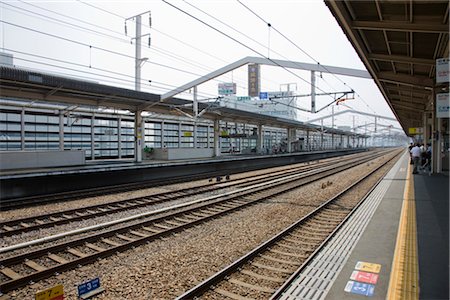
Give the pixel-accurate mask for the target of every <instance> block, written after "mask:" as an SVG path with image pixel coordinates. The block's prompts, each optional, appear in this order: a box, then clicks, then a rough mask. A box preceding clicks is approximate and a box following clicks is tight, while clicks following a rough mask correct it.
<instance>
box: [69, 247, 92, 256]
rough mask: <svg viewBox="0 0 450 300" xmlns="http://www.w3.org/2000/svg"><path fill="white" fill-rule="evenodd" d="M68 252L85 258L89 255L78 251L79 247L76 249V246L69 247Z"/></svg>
mask: <svg viewBox="0 0 450 300" xmlns="http://www.w3.org/2000/svg"><path fill="white" fill-rule="evenodd" d="M67 252H69V253H72V254H73V255H75V256H78V257H80V258H83V257H86V256H87V254H86V253H83V252H80V251H78V250H77V249H74V248H69V249H67Z"/></svg>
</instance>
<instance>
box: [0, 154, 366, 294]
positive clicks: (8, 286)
mask: <svg viewBox="0 0 450 300" xmlns="http://www.w3.org/2000/svg"><path fill="white" fill-rule="evenodd" d="M367 161H369V158H366V159H364V160H363V159H359V160H358V162H354V163H352V164H351V165H347V166H342V167H340V168H327V170H320V171H319V170H316V176H319V175H320V176H321V177H320V178H323V177H326V176H330V175H332V174H336V173H338V172H341V171H342V170H344V169H348V168H351V167H353V166H355V165H357V164H362V163H365V162H367ZM311 175H312V174H309V176H308V175H305V176H304V177H303V178H302V180H303V182H301V185H304V184H307V183H310V182H312V181H315V180H318V178H313V177H314V176H311ZM298 180H301V178H296V179H291V181H290V182H283V183H281V182H280V183H279V184H278V187H279V189H278V190H276V189H275V191H273V190H274V185H269V186H267V185H265V186H261V187H260V188H259V190H258V192H263V191H265V192H267V191H270V194H267V195H263V196H260V197H259V198H257V199H256V200H250V201H249V200H236V198H237V199H239V198H242V197H244V196H249V195H253V196H254V195H255V191H246V192H244V193H242V194H240V195H234V196H233V197H230V198H227V199H220V200H216V201H214V202H213V203H207V204H202V205H199V206H197V207H188V208H186V209H185V210H183V211H178V212H175V213H172V214H171V215H170V217H172V218H176V217H178V218H179V219H180V218H183V217H184V218H190V220H189V221H190V222H189V223H185V224H179V226H175V227H173V228H171V229H168V230H165V231H160V232H157V233H154V234H150V233H149V232H148V231H147V234H145V236H140V237H136V236H134V238H129V237H125V238H126V239H127V240H128V239H131V241H129V242H127V241H126V240H123V241H122V242H124V243H123V244H120V243H118V244H117V245H116V246H113V247H111V248H109V249H102V248H101V247H98V246H95V247H97V248H98V249H99V250H98V252H96V253H94V254H83V253H81V257H79V258H76V259H74V260H71V261H65V260H63V262H62V263H59V264H57V265H55V266H51V267H48V268H47V267H44V266H36V264H33V266H34V268H36V269H37V271H36V272H34V273H31V274H28V275H23V276H22V275H19V274H14V273H12V277H15V278H11V280H8V281H6V282H2V283H0V291H1V292H7V291H10V290H12V289H14V288H17V287H20V286H23V285H26V284H27V283H28V282H30V281H37V280H40V279H42V278H45V277H49V276H51V275H52V274H54V273H56V272H61V271H64V270H67V269H70V268H73V267H75V266H78V265H83V264H86V263H89V262H91V261H94V260H96V259H98V258H100V257H105V256H109V255H111V254H114V253H116V252H120V251H124V250H127V249H129V248H131V247H133V246H137V245H139V244H142V243H145V242H148V241H150V240H154V239H156V238H159V237H161V236H164V235H167V234H169V233H174V232H179V231H182V230H184V229H186V228H189V227H192V226H195V225H197V224H200V223H203V222H205V221H207V220H210V219H213V218H217V217H219V216H222V215H224V214H227V213H230V212H232V211H235V210H237V209H241V208H243V207H246V206H249V205H253V204H255V203H258V202H261V201H263V200H265V199H267V198H270V197H273V196H276V195H279V194H282V193H285V192H286V191H290V190H292V189H297V188H298V187H299V184H297V183H296V181H298ZM287 184H292V185H291V186H288V187H286V185H287ZM230 201H231V202H230ZM214 205H215V206H216V208H214ZM219 207H220V208H221V209H222V210H220V209H219V210H220V211H219V212H217V210H218V208H219ZM224 208H228V209H224ZM214 210H215V211H214ZM211 211H212V212H211ZM202 212H203V213H202ZM207 213H210V214H209V215H208V214H207ZM189 214H191V215H189ZM199 215H200V217H197V218H194V220H192V217H195V216H199ZM189 216H190V217H189ZM168 217H169V216H156V218H153V219H152V220H145V221H142V222H140V223H139V224H133V225H126V226H123V227H121V228H118V229H113V230H109V231H107V232H101V233H97V234H93V235H90V236H87V237H83V238H80V239H77V240H73V241H69V242H64V243H60V244H57V245H52V246H50V247H47V248H44V249H39V250H35V251H30V252H28V253H24V254H19V255H16V256H12V257H9V258H5V259H3V260H0V265H1V266H2V269H0V272H2V273H3V274H5V273H6V274H8V273H9V274H11V271H12V270H11V269H9V268H8V266H12V265H14V264H17V263H23V264H27V263H31V260H32V259H34V258H37V257H43V256H46V255H49V253H58V252H57V251H69V252H70V250H72V251H73V249H74V247H79V246H83V245H89V244H90V242H103V241H105V240H107V239H108V238H111V237H119V236H122V237H123V235H121V234H125V233H130V234H131V232H132V231H133V229H134V230H135V231H134V232H135V233H136V230H138V229H140V228H145V226H149V224H150V225H151V224H157V223H158V222H161V221H164V220H165V219H167V218H168ZM175 220H177V219H175ZM191 221H192V222H191ZM150 230H151V229H150ZM135 233H132V234H135ZM137 234H138V235H139V234H142V233H137ZM91 245H92V244H91ZM91 247H92V246H91ZM52 255H53V254H52ZM76 255H77V256H79V255H80V253H79V252H78V254H76ZM55 256H56V257H57V255H54V257H55ZM59 259H60V258H59Z"/></svg>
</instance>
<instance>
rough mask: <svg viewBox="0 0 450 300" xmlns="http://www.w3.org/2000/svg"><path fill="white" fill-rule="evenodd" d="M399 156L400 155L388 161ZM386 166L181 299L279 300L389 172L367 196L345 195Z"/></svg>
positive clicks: (180, 297)
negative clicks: (287, 286) (350, 197)
mask: <svg viewBox="0 0 450 300" xmlns="http://www.w3.org/2000/svg"><path fill="white" fill-rule="evenodd" d="M397 155H398V153H397V154H396V155H394V156H392V157H391V158H390V159H389V160H388V161H387V162H386V163H388V162H389V161H392V160H393V159H395V158H396V157H397ZM383 166H384V164H383V165H381V166H379V167H377V168H376V169H375V170H373V171H371V172H370V173H369V174H367V175H365V176H364V177H363V178H361V179H359V180H358V181H357V182H355V183H353V184H352V185H350V186H349V187H347V188H346V189H345V190H343V191H341V192H340V193H339V194H338V195H336V196H334V197H332V198H331V199H329V200H327V201H326V202H324V203H323V204H322V205H320V206H319V207H317V208H316V209H314V210H313V211H311V212H310V213H309V214H308V215H306V216H304V217H303V218H301V219H300V220H298V221H297V222H295V223H294V224H292V225H291V226H289V227H288V228H286V229H285V230H283V231H282V232H280V233H279V234H277V235H276V236H274V237H273V238H271V239H270V240H268V241H266V242H265V243H263V244H262V245H260V246H259V247H257V248H255V249H254V250H252V251H251V252H249V253H247V254H246V255H244V256H242V257H241V258H240V259H238V260H236V261H235V262H234V263H232V264H231V265H229V266H228V267H226V268H224V269H223V270H221V271H219V272H217V273H216V274H214V275H213V276H211V277H210V278H208V279H206V280H205V281H203V282H202V283H200V284H199V285H197V286H195V287H194V288H192V289H191V290H189V291H187V292H186V293H184V294H183V295H181V296H179V297H178V298H177V300H184V299H194V298H200V297H202V296H204V297H205V298H207V299H225V298H230V299H269V298H270V299H277V298H278V297H279V296H280V295H281V293H282V291H283V287H284V286H286V284H284V285H283V283H285V282H286V281H287V280H289V279H291V278H295V275H296V274H298V273H300V272H301V271H302V270H303V269H304V268H305V267H306V266H307V264H308V263H309V262H310V261H311V260H312V259H313V258H314V256H315V255H316V254H317V253H318V252H319V250H320V249H321V248H322V247H323V246H324V245H325V244H326V243H327V241H328V240H330V239H331V237H332V236H333V235H334V234H335V233H336V232H337V231H338V230H339V228H340V227H341V226H342V225H343V224H344V223H345V222H346V220H347V219H348V218H349V217H350V216H351V215H352V214H353V212H354V211H356V209H357V208H358V207H359V205H360V204H361V203H362V202H363V201H364V199H365V198H366V197H367V196H368V195H369V194H370V192H371V191H372V190H373V189H374V188H375V186H376V185H377V184H378V183H379V182H380V181H381V179H382V178H383V176H384V175H383V176H382V177H381V179H379V180H378V181H377V183H376V184H375V185H374V186H373V187H372V188H371V189H370V191H369V192H367V193H366V194H365V196H364V197H362V198H359V199H353V201H349V199H348V198H349V197H347V198H346V196H347V195H348V194H350V193H352V192H353V191H354V190H357V189H358V188H359V187H360V185H361V184H362V182H364V181H365V180H366V179H367V178H369V177H370V176H372V175H373V174H374V173H375V172H377V171H378V170H380V169H381V168H382V167H383ZM386 172H387V171H386ZM386 172H384V174H386Z"/></svg>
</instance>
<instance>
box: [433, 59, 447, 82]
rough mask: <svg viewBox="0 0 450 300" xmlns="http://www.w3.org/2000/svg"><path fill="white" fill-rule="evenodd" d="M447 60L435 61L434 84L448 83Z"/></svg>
mask: <svg viewBox="0 0 450 300" xmlns="http://www.w3.org/2000/svg"><path fill="white" fill-rule="evenodd" d="M448 63H449V59H448V58H440V59H436V83H443V82H449V78H450V76H449V73H450V72H449V64H448Z"/></svg>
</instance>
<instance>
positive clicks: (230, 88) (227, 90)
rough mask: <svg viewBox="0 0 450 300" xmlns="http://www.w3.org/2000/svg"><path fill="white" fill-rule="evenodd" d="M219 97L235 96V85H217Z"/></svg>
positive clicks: (225, 83)
mask: <svg viewBox="0 0 450 300" xmlns="http://www.w3.org/2000/svg"><path fill="white" fill-rule="evenodd" d="M219 95H236V83H234V82H223V83H219Z"/></svg>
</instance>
